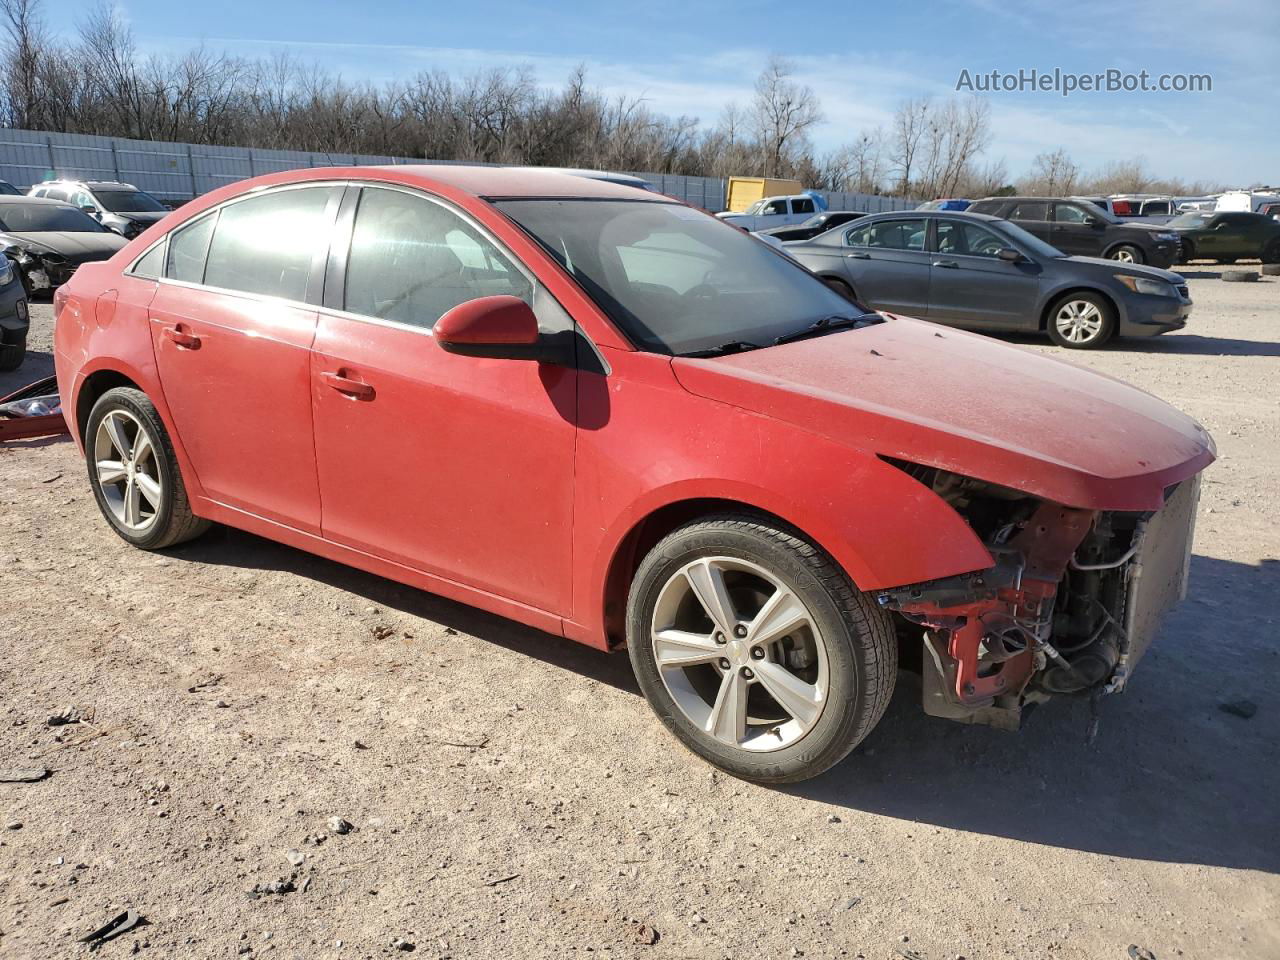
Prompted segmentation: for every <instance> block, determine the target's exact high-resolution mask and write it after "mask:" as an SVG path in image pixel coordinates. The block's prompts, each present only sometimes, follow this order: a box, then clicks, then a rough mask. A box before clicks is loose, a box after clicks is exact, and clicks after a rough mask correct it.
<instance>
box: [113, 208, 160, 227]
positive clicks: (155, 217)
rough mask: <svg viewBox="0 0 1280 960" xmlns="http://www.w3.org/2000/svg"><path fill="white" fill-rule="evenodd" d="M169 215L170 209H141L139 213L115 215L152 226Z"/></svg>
mask: <svg viewBox="0 0 1280 960" xmlns="http://www.w3.org/2000/svg"><path fill="white" fill-rule="evenodd" d="M168 215H169V211H168V210H140V211H138V212H137V213H117V214H114V216H117V217H119V218H120V219H121V220H132V221H133V222H134V223H145V224H147V225H148V226H150V225H151V224H153V223H159V222H160V221H161V220H163V219H164V218H165V217H167V216H168Z"/></svg>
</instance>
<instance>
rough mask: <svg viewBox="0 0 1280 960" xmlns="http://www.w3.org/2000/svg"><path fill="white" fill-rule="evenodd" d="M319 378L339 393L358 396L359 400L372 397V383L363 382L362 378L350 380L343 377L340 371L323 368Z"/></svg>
mask: <svg viewBox="0 0 1280 960" xmlns="http://www.w3.org/2000/svg"><path fill="white" fill-rule="evenodd" d="M320 379H321V380H323V381H324V382H325V385H326V386H330V387H333V389H335V390H337V391H338V392H339V393H345V394H346V395H347V396H349V397H358V398H359V399H361V400H372V399H373V384H371V383H365V382H364V381H363V380H352V379H351V378H350V377H344V376H343V375H342V374H341V373H335V372H333V371H332V370H325V371H324V372H323V373H321V374H320Z"/></svg>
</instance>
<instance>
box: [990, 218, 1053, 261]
mask: <svg viewBox="0 0 1280 960" xmlns="http://www.w3.org/2000/svg"><path fill="white" fill-rule="evenodd" d="M1000 228H1001V229H1002V230H1004V232H1005V233H1006V234H1008V236H1009V238H1010V239H1011V240H1016V241H1018V243H1020V244H1022V246H1023V247H1024V248H1026V249H1027V250H1030V251H1031V252H1032V253H1034V254H1035V255H1036V256H1037V257H1052V258H1054V259H1057V258H1059V257H1065V256H1066V254H1065V253H1063V252H1062V251H1061V250H1059V249H1058V248H1057V247H1055V246H1053V245H1052V244H1048V243H1045V242H1044V241H1043V240H1041V239H1040V238H1039V237H1037V236H1036V235H1035V234H1032V233H1027V231H1025V230H1023V229H1022V228H1021V227H1020V226H1018V225H1017V224H1016V223H1013V222H1012V221H1009V220H1002V221H1001V222H1000Z"/></svg>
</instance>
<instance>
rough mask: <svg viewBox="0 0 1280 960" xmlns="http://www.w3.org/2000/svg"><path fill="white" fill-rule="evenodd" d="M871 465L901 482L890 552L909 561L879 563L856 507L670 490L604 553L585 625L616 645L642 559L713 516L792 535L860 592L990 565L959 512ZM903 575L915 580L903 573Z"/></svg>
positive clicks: (745, 493) (763, 494) (738, 491)
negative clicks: (803, 506)
mask: <svg viewBox="0 0 1280 960" xmlns="http://www.w3.org/2000/svg"><path fill="white" fill-rule="evenodd" d="M879 466H881V467H883V470H884V471H885V475H886V477H887V478H888V482H889V483H895V484H896V483H901V487H900V488H899V489H900V490H901V493H902V494H903V496H902V498H901V501H900V502H901V504H902V508H903V514H902V516H903V519H904V523H903V526H902V527H901V528H899V529H898V530H897V531H896V532H898V533H899V534H900V535H901V541H900V542H896V543H895V544H893V546H896V547H898V548H900V550H901V554H904V555H908V556H914V557H915V560H914V561H913V562H910V563H908V564H907V565H906V566H903V565H902V564H900V563H897V562H896V561H898V560H899V559H900V557H894V558H893V562H889V563H886V562H885V559H886V558H885V557H882V556H880V554H881V553H882V552H883V549H884V548H887V547H889V546H890V544H888V543H886V541H885V539H884V535H883V534H884V531H883V530H881V531H878V532H873V531H871V530H869V529H866V527H867V526H868V525H867V524H865V523H864V521H865V517H862V516H860V515H859V511H858V509H857V507H856V505H850V509H849V510H848V512H847V513H843V512H838V513H839V514H840V515H839V516H835V517H833V516H827V515H825V514H824V513H822V512H819V513H814V514H802V513H801V512H800V511H799V510H798V509H788V504H789V503H791V504H792V505H793V506H794V504H793V502H792V501H790V500H786V501H782V500H777V499H776V498H773V499H771V498H770V497H769V496H768V492H767V491H755V492H756V493H757V494H758V495H753V491H752V490H751V489H742V488H739V487H737V486H735V487H733V488H731V489H723V488H722V489H713V490H708V489H706V488H705V487H704V488H703V489H700V490H691V491H688V492H687V493H686V492H684V491H672V492H671V493H672V495H670V496H667V497H665V498H664V499H662V500H661V501H660V502H659V501H653V500H651V501H650V502H649V503H648V504H647V505H646V507H645V509H643V510H642V511H640V512H639V513H638V514H637V516H636V517H635V519H634V520H632V521H631V522H630V523H629V524H627V525H626V527H625V532H623V533H622V534H621V535H620V536H619V537H618V538H617V539H616V541H614V545H613V547H612V549H611V550H609V552H608V553H606V554H605V555H604V556H606V557H607V558H608V559H607V562H605V563H604V564H603V566H604V575H603V578H602V579H601V580H599V581H597V583H598V584H599V586H598V587H596V588H595V590H593V591H592V592H591V594H592V595H593V596H594V599H593V600H589V602H592V603H596V604H598V606H597V607H596V610H595V611H594V612H593V617H592V619H594V617H596V616H598V617H600V620H599V623H600V624H601V625H602V626H603V631H602V633H603V640H604V645H605V646H606V647H608V648H613V647H617V646H619V645H621V643H622V642H623V640H624V639H625V633H626V629H625V628H626V622H625V621H626V607H627V598H628V596H629V594H630V591H631V585H632V582H633V580H634V576H635V572H636V570H637V569H638V568H639V566H640V562H641V561H642V560H643V559H644V557H645V555H646V554H647V553H648V552H649V551H650V550H651V549H653V547H654V546H655V545H656V544H657V543H658V542H659V541H660V540H662V538H663V537H665V536H667V535H668V534H669V533H671V532H672V531H673V530H675V529H677V528H678V527H681V526H683V525H685V524H687V523H690V522H692V521H694V520H697V519H699V518H702V517H706V516H710V515H714V514H718V513H744V514H749V515H751V516H753V517H757V518H761V519H764V520H766V521H767V522H770V523H776V524H778V525H779V526H780V527H782V528H784V529H787V530H789V531H791V532H793V533H795V534H796V535H797V536H800V537H802V538H803V539H805V540H807V541H808V542H809V543H812V544H813V545H814V546H815V547H817V548H818V549H820V550H822V551H823V552H824V553H826V554H827V555H828V556H829V557H831V558H832V560H833V561H834V562H835V564H836V565H837V566H839V567H840V568H841V569H842V570H843V571H844V572H845V575H846V576H848V577H849V579H850V581H852V583H853V584H854V587H855V589H860V590H873V589H878V588H881V587H885V586H891V585H897V584H895V583H893V582H891V581H894V580H897V581H900V583H908V582H918V581H922V580H927V579H932V578H934V577H935V576H944V575H950V574H953V573H962V572H966V571H969V570H977V569H983V568H985V567H987V566H990V564H991V562H992V561H991V555H990V553H989V552H988V551H987V549H986V547H985V546H983V544H982V542H981V541H980V540H979V539H978V537H977V536H976V535H975V534H974V533H973V531H972V529H971V528H970V527H969V525H968V524H967V523H966V522H965V521H964V520H963V519H962V518H961V517H960V515H959V514H957V513H956V512H955V511H954V510H952V509H951V507H949V506H948V505H947V504H946V503H945V502H944V501H943V500H942V499H941V498H939V497H937V496H935V495H934V494H933V493H932V492H929V491H925V490H924V488H923V487H921V486H920V485H919V484H917V483H916V481H914V480H912V479H911V478H910V477H908V476H907V475H906V474H904V473H901V471H899V470H897V469H896V468H894V467H891V466H889V465H888V464H879ZM913 527H914V529H912V528H913ZM925 540H927V541H928V543H929V544H930V545H931V546H930V547H929V550H930V553H931V555H930V556H928V557H927V558H926V557H924V556H923V555H922V554H921V544H922V543H923V542H924V541H925ZM908 570H909V571H910V573H911V574H916V575H914V576H912V575H904V571H908ZM596 636H600V635H599V634H596ZM589 642H590V641H589ZM596 642H599V641H596Z"/></svg>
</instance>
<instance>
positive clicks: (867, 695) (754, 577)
mask: <svg viewBox="0 0 1280 960" xmlns="http://www.w3.org/2000/svg"><path fill="white" fill-rule="evenodd" d="M627 645H628V649H629V652H630V655H631V664H632V667H633V668H634V669H635V673H636V678H637V679H638V681H639V683H640V687H641V689H642V690H643V691H644V695H645V697H646V698H647V699H648V701H649V704H650V706H651V707H652V708H653V710H654V712H655V713H657V714H658V717H659V718H660V719H661V720H662V722H663V723H664V724H665V725H666V726H667V728H668V729H670V730H671V732H672V733H674V734H675V735H676V737H677V738H678V739H679V740H680V741H681V742H682V743H684V745H685V746H687V747H688V748H689V749H691V750H692V751H693V752H694V753H696V754H698V755H699V756H701V757H702V758H704V759H706V760H708V761H710V762H711V763H713V764H715V765H716V766H718V767H720V768H721V769H723V770H726V771H728V772H729V773H731V774H733V775H734V776H738V777H742V778H743V779H746V780H752V781H755V782H758V783H791V782H795V781H798V780H805V779H808V778H810V777H814V776H817V775H818V774H820V773H822V772H823V771H824V770H826V769H828V768H829V767H831V766H833V765H834V764H836V763H838V762H839V761H840V760H841V759H843V758H844V757H845V756H846V755H847V754H848V753H849V751H851V750H852V749H853V748H854V747H856V746H857V745H858V743H860V742H861V741H862V739H863V738H864V737H866V735H867V734H868V733H869V732H870V731H871V729H872V727H874V726H875V725H876V723H877V722H878V721H879V719H880V717H881V716H882V715H883V714H884V711H885V708H886V707H887V706H888V703H889V697H890V695H891V694H892V692H893V686H894V682H895V680H896V677H897V659H898V650H897V645H896V641H895V639H894V634H893V628H892V624H891V623H890V621H889V616H888V614H887V613H885V612H884V611H883V610H881V609H880V608H879V607H877V606H876V605H875V604H874V603H872V602H871V601H870V600H869V599H868V598H867V597H866V596H865V595H863V594H862V593H861V592H860V591H858V590H857V588H856V587H854V585H853V584H852V583H851V582H850V580H849V578H848V577H847V576H846V575H845V573H844V571H843V570H841V569H840V568H839V567H838V566H836V564H835V562H834V561H833V560H832V559H831V558H830V557H828V556H827V555H826V554H825V553H823V552H822V551H821V550H820V549H819V548H817V547H816V546H814V545H813V544H812V543H810V542H808V541H807V540H805V539H804V538H803V537H802V536H801V535H800V534H799V533H798V532H796V531H794V530H790V529H788V528H786V527H784V526H783V525H781V524H778V523H775V522H772V521H769V520H767V519H765V518H762V517H754V516H751V515H746V514H726V515H720V516H712V517H708V518H706V519H703V520H699V521H697V522H695V523H691V524H689V525H687V526H684V527H681V528H680V529H678V530H676V531H675V532H673V533H671V534H669V535H668V536H667V537H666V538H665V539H663V540H662V541H661V542H660V543H658V545H657V546H655V547H654V548H653V549H652V550H651V551H650V552H649V554H648V556H646V557H645V558H644V561H643V562H642V563H641V564H640V568H639V570H638V571H637V572H636V577H635V580H634V582H633V584H632V589H631V596H630V598H629V601H628V606H627Z"/></svg>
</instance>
